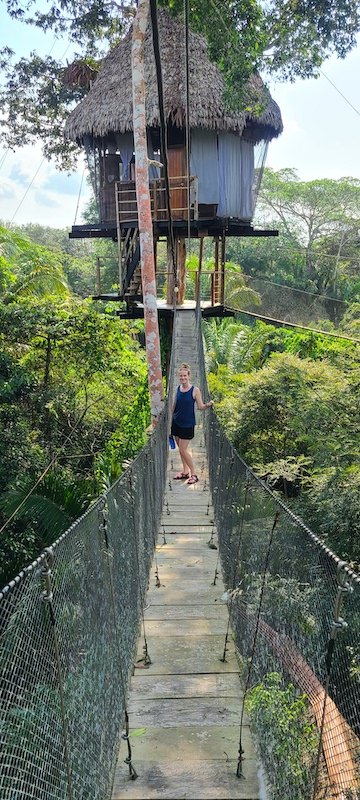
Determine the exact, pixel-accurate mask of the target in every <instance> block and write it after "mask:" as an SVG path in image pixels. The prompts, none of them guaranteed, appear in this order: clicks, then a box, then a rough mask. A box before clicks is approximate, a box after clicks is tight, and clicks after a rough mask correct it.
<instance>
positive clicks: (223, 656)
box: [220, 634, 228, 664]
mask: <svg viewBox="0 0 360 800" xmlns="http://www.w3.org/2000/svg"><path fill="white" fill-rule="evenodd" d="M227 643H228V634H226V636H225V642H224V652H223V654H222V656H221V658H220V661H221V662H222V663H223V664H226V663H227V658H226V653H227V651H228V646H227Z"/></svg>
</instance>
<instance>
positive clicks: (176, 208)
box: [115, 175, 199, 225]
mask: <svg viewBox="0 0 360 800" xmlns="http://www.w3.org/2000/svg"><path fill="white" fill-rule="evenodd" d="M169 183H170V204H171V212H172V217H173V219H187V218H188V179H187V177H186V175H185V176H184V175H181V176H179V177H175V178H169ZM150 200H151V215H152V219H153V222H160V221H161V220H167V218H168V212H167V204H166V189H165V180H164V178H157V179H156V180H154V181H150ZM115 201H116V213H117V218H118V221H119V223H120V225H121V224H122V223H124V222H137V215H138V214H137V201H136V187H135V182H134V181H118V182H116V184H115ZM190 218H191V219H198V218H199V201H198V178H197V176H196V175H192V176H190Z"/></svg>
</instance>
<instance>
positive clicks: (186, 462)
mask: <svg viewBox="0 0 360 800" xmlns="http://www.w3.org/2000/svg"><path fill="white" fill-rule="evenodd" d="M190 441H191V440H190V439H179V441H178V448H179V453H180V458H181V461H182V464H183V472H184V473H185V472H190V475H195V466H194V462H193V460H192V457H191V455H190V453H189V452H188V447H189V444H190Z"/></svg>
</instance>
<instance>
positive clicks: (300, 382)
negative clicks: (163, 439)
mask: <svg viewBox="0 0 360 800" xmlns="http://www.w3.org/2000/svg"><path fill="white" fill-rule="evenodd" d="M204 336H205V341H206V347H207V361H208V367H209V369H210V374H209V387H210V392H211V394H212V397H213V398H214V400H215V401H216V410H217V412H218V414H219V417H220V419H221V421H222V422H223V424H224V426H225V429H226V431H227V433H228V435H229V437H230V439H231V440H232V442H233V444H234V446H235V447H236V448H237V449H238V450H239V452H240V453H241V455H242V456H243V458H244V459H245V460H246V461H247V462H248V463H249V464H251V465H252V466H253V467H254V468H255V470H256V471H257V473H258V474H259V475H260V476H261V477H262V478H264V479H265V480H266V481H267V482H268V483H269V485H270V486H271V487H272V488H273V489H275V490H276V491H279V492H280V493H281V495H282V496H283V497H284V496H285V499H286V501H287V502H288V503H290V504H291V505H292V507H293V508H294V510H295V511H296V512H297V513H299V514H300V515H301V516H302V517H303V519H304V520H305V522H306V523H307V524H308V525H310V527H312V528H313V530H314V532H315V533H318V535H319V536H320V537H321V538H322V539H324V540H326V542H327V544H328V546H330V547H331V548H332V549H334V550H335V551H336V553H337V554H338V555H339V556H340V557H342V558H345V559H347V560H349V561H351V562H352V563H353V564H354V565H355V564H356V565H359V563H360V548H359V541H360V538H359V533H360V511H359V509H360V503H359V500H360V460H359V452H360V404H359V386H360V356H359V345H358V342H356V341H355V342H351V341H347V340H345V339H337V338H328V337H327V336H325V335H319V334H317V333H314V332H310V331H309V332H307V331H303V332H299V331H293V330H286V329H279V328H275V327H273V326H270V325H266V324H265V323H263V322H260V321H257V322H256V323H255V324H251V325H245V324H242V323H240V322H235V321H234V320H232V319H226V320H224V321H222V322H220V323H219V322H217V321H215V320H212V321H209V322H207V323H205V324H204Z"/></svg>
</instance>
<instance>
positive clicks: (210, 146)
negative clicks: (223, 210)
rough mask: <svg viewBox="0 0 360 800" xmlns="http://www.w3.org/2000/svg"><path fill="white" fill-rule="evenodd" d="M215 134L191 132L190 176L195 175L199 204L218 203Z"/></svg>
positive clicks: (198, 131) (197, 130)
mask: <svg viewBox="0 0 360 800" xmlns="http://www.w3.org/2000/svg"><path fill="white" fill-rule="evenodd" d="M217 161H218V151H217V134H216V132H215V131H203V130H201V129H200V128H195V130H193V131H192V132H191V146H190V174H191V175H197V177H198V185H199V199H198V201H199V203H208V204H211V203H218V202H219V175H218V168H217Z"/></svg>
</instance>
